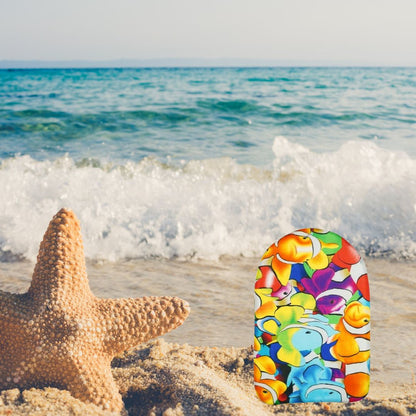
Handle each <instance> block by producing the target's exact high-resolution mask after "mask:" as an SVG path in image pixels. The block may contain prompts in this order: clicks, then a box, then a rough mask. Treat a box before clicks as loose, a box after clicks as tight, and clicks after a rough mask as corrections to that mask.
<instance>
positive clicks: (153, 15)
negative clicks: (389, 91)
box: [0, 0, 416, 65]
mask: <svg viewBox="0 0 416 416" xmlns="http://www.w3.org/2000/svg"><path fill="white" fill-rule="evenodd" d="M120 58H125V59H149V58H209V59H211V58H221V59H223V58H227V59H230V58H245V59H256V60H277V61H307V62H310V63H314V62H319V61H332V62H338V61H340V62H343V63H350V64H387V65H390V64H391V65H416V1H415V0H343V1H338V0H285V1H282V0H69V1H68V0H67V1H63V0H0V60H4V59H7V60H27V59H28V60H34V59H36V60H38V59H39V60H71V59H82V60H84V59H86V60H108V59H120Z"/></svg>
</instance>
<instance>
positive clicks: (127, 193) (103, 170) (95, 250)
mask: <svg viewBox="0 0 416 416" xmlns="http://www.w3.org/2000/svg"><path fill="white" fill-rule="evenodd" d="M273 152H274V162H273V165H272V167H271V168H270V167H269V168H264V169H263V168H259V167H255V166H253V165H247V164H246V165H243V164H239V163H237V162H236V161H235V160H234V159H231V158H218V159H208V160H192V161H188V162H182V163H181V164H179V165H177V164H176V165H174V164H165V163H162V162H160V161H158V160H157V159H152V158H145V159H143V160H141V161H140V162H132V161H128V162H125V163H124V164H122V165H112V164H105V163H104V162H101V161H100V160H89V159H88V160H83V161H79V162H76V161H74V160H73V159H72V158H70V157H63V158H60V159H57V160H55V161H37V160H34V159H32V158H31V157H30V156H18V157H15V158H8V159H5V160H3V162H2V163H1V165H0V190H1V193H2V197H1V198H0V250H1V252H2V253H3V255H2V257H3V258H6V257H7V256H9V257H10V258H11V257H13V256H21V257H25V258H28V259H31V260H33V259H35V256H36V253H37V251H38V246H39V242H40V240H41V238H42V235H43V233H44V231H45V230H46V227H47V224H48V221H49V220H50V219H51V218H52V216H53V215H54V214H55V213H56V212H57V211H58V210H59V209H60V208H61V207H63V206H65V207H68V208H71V209H73V210H74V212H75V213H76V215H77V216H78V218H79V219H80V221H81V227H82V233H83V238H84V245H85V251H86V255H87V257H89V258H91V259H106V260H110V261H116V260H120V259H125V258H140V257H148V256H157V257H164V258H173V257H179V258H191V257H195V258H206V259H215V258H218V257H220V256H222V255H232V256H239V255H244V256H259V255H261V254H262V253H263V251H264V250H265V248H266V247H267V246H268V245H269V244H270V243H271V242H273V241H275V240H276V239H277V238H278V237H280V236H282V235H283V234H286V233H288V232H290V231H292V230H294V229H297V228H304V227H317V228H323V229H330V230H332V231H335V232H337V233H339V234H341V235H343V236H344V237H346V238H347V239H348V240H349V241H350V242H351V243H352V244H353V245H355V246H356V247H357V248H358V249H359V250H361V251H362V252H363V253H366V254H367V255H372V256H390V257H399V258H409V259H414V258H416V161H415V160H414V159H412V158H410V157H409V156H408V155H407V154H406V153H402V152H395V151H390V150H385V149H382V148H380V147H378V146H377V145H376V144H374V143H371V142H367V141H350V142H347V143H344V144H343V145H342V146H341V147H340V148H339V149H338V150H337V151H335V152H324V153H315V152H312V151H311V150H309V149H307V148H306V147H303V146H301V145H299V144H296V143H292V142H289V141H288V140H287V139H286V138H284V137H277V138H276V139H275V141H274V144H273Z"/></svg>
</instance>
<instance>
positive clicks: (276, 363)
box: [254, 228, 370, 404]
mask: <svg viewBox="0 0 416 416" xmlns="http://www.w3.org/2000/svg"><path fill="white" fill-rule="evenodd" d="M254 292H255V329H254V388H255V390H256V393H257V396H258V397H259V398H260V400H262V401H263V402H265V403H268V404H279V403H299V402H354V401H358V400H361V399H362V398H363V397H365V396H366V395H367V393H368V390H369V383H370V292H369V285H368V277H367V271H366V267H365V264H364V261H363V260H362V259H361V257H360V255H359V254H358V253H357V251H356V250H355V249H354V248H353V247H352V245H351V244H349V243H348V242H347V241H346V240H345V239H343V238H342V237H340V236H339V235H338V234H335V233H333V232H327V231H322V230H319V229H315V228H307V229H302V230H297V231H294V232H293V233H291V234H288V235H285V236H284V237H282V238H281V239H280V240H278V241H277V242H276V243H274V244H272V245H271V246H270V247H269V248H268V249H267V250H266V252H265V253H264V255H263V257H262V259H261V262H260V265H259V267H258V269H257V275H256V283H255V289H254Z"/></svg>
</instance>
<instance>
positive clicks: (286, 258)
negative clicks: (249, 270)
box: [262, 228, 338, 286]
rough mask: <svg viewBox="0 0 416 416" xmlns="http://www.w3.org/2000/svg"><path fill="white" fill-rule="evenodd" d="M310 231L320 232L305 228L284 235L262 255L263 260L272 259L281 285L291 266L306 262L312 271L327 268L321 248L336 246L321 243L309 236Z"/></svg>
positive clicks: (327, 262)
mask: <svg viewBox="0 0 416 416" xmlns="http://www.w3.org/2000/svg"><path fill="white" fill-rule="evenodd" d="M312 231H320V230H315V229H311V228H305V229H302V230H298V231H295V232H293V233H291V234H288V235H285V236H284V237H282V238H281V239H280V240H279V241H278V242H277V243H275V244H272V245H271V246H270V247H269V248H268V249H267V250H266V252H265V253H264V255H263V258H262V259H263V260H264V259H267V258H269V257H273V259H272V262H271V266H272V268H273V270H274V272H275V273H276V276H277V277H278V279H279V281H280V283H281V284H282V285H284V286H285V285H287V282H288V281H289V277H290V272H291V269H292V264H297V263H304V262H307V263H308V265H309V266H310V267H311V268H312V269H314V270H320V269H324V268H325V267H327V266H328V264H329V259H328V256H327V255H326V254H325V253H324V252H323V251H322V248H336V247H338V245H337V244H334V243H324V242H322V241H321V240H319V239H318V238H317V237H315V236H314V235H312V234H310V233H311V232H312Z"/></svg>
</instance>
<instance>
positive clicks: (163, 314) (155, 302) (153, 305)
mask: <svg viewBox="0 0 416 416" xmlns="http://www.w3.org/2000/svg"><path fill="white" fill-rule="evenodd" d="M97 301H98V309H99V310H100V313H101V316H102V317H103V321H102V322H103V325H104V331H105V332H106V335H105V340H104V345H105V349H106V350H107V351H109V352H111V353H112V354H114V355H117V354H120V353H121V352H123V351H125V350H128V349H130V348H133V347H135V346H137V345H138V344H140V343H141V342H145V341H147V340H149V339H151V338H155V337H158V336H160V335H163V334H165V333H166V332H169V331H171V330H172V329H174V328H176V327H178V326H179V325H181V324H182V323H183V322H184V321H185V319H186V317H187V316H188V315H189V311H190V309H189V305H188V303H187V302H186V301H184V300H182V299H179V298H177V297H170V296H161V297H156V296H150V297H143V298H138V299H98V300H97Z"/></svg>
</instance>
